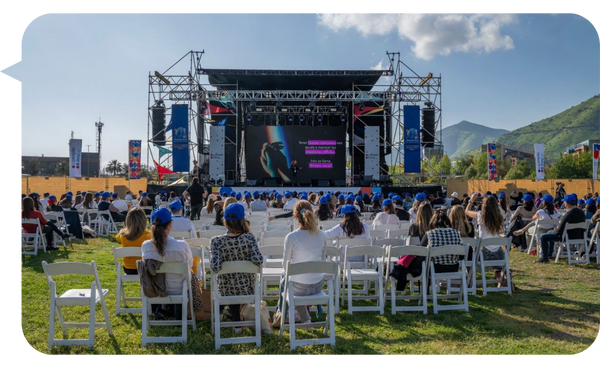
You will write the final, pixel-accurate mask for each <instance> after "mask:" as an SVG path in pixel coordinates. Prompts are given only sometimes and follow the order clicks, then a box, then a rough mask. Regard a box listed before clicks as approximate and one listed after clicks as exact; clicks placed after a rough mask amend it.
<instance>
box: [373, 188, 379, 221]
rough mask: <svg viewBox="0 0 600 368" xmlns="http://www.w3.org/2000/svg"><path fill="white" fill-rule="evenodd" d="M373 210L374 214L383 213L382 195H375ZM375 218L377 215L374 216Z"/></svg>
mask: <svg viewBox="0 0 600 368" xmlns="http://www.w3.org/2000/svg"><path fill="white" fill-rule="evenodd" d="M371 208H372V210H373V212H379V211H381V193H375V194H373V198H371ZM372 216H373V217H372V218H374V216H375V215H372Z"/></svg>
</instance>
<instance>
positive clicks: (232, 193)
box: [229, 190, 237, 198]
mask: <svg viewBox="0 0 600 368" xmlns="http://www.w3.org/2000/svg"><path fill="white" fill-rule="evenodd" d="M236 194H237V193H236V192H235V191H234V190H232V191H231V192H229V196H230V197H234V198H235V195H236Z"/></svg>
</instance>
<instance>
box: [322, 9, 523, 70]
mask: <svg viewBox="0 0 600 368" xmlns="http://www.w3.org/2000/svg"><path fill="white" fill-rule="evenodd" d="M318 19H319V23H320V24H321V25H323V26H325V27H327V28H330V29H332V30H333V31H335V32H338V31H341V30H346V29H352V28H354V29H356V30H357V31H358V32H360V33H361V34H363V35H365V36H366V35H381V36H383V35H386V34H388V33H392V32H397V33H398V35H399V37H400V38H402V39H408V40H410V41H412V42H413V46H411V50H412V51H413V53H414V54H415V56H416V57H417V58H420V59H425V60H429V59H431V58H433V57H434V56H436V55H448V54H450V53H452V52H492V51H495V50H510V49H512V48H513V47H514V44H513V40H512V38H510V36H507V35H503V34H502V33H501V28H502V27H504V26H506V25H508V24H511V23H515V22H516V21H517V17H516V16H515V15H511V14H495V15H460V14H319V15H318Z"/></svg>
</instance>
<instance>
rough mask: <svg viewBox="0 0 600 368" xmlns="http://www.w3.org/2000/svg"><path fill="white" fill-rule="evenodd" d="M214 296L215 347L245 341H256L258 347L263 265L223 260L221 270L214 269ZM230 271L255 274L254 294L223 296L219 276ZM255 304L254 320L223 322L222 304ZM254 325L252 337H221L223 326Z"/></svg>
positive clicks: (259, 342)
mask: <svg viewBox="0 0 600 368" xmlns="http://www.w3.org/2000/svg"><path fill="white" fill-rule="evenodd" d="M212 273H213V276H214V277H213V279H212V297H213V308H212V310H213V314H212V321H213V323H212V324H213V330H214V334H215V349H217V350H219V349H220V348H221V345H225V344H244V343H255V344H256V347H260V344H261V340H260V333H261V327H260V294H261V293H260V282H261V281H260V280H261V275H262V267H261V266H257V265H255V264H254V263H252V262H249V261H234V262H223V263H222V265H221V270H220V271H219V272H216V271H214V270H212ZM229 273H250V274H255V275H256V278H255V280H254V294H250V295H234V296H222V295H220V293H219V288H218V286H217V277H218V276H220V275H225V274H229ZM248 303H250V304H254V306H255V308H254V313H255V315H254V321H231V322H221V318H220V314H219V310H220V306H221V305H229V304H248ZM246 326H248V327H254V336H252V337H232V338H221V327H246Z"/></svg>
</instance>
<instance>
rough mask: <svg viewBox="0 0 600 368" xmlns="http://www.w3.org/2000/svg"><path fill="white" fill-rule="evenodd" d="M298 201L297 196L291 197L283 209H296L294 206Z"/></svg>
mask: <svg viewBox="0 0 600 368" xmlns="http://www.w3.org/2000/svg"><path fill="white" fill-rule="evenodd" d="M297 201H298V199H297V198H293V197H292V198H290V200H289V201H287V202H285V204H284V205H283V209H284V210H288V211H291V210H293V209H294V206H295V205H296V202H297Z"/></svg>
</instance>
